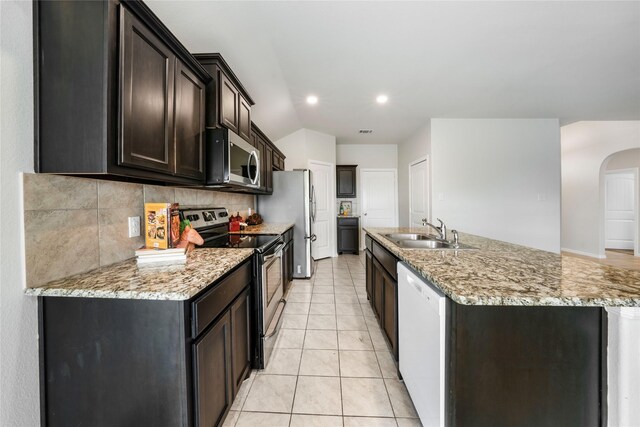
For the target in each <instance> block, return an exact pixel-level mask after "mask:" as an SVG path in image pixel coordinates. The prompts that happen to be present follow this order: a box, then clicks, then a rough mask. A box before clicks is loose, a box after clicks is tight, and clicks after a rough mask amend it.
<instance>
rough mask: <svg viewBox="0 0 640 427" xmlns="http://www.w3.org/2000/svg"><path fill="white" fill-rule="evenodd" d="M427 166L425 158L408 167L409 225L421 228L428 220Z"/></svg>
mask: <svg viewBox="0 0 640 427" xmlns="http://www.w3.org/2000/svg"><path fill="white" fill-rule="evenodd" d="M429 200H430V197H429V164H428V160H427V158H426V157H424V158H422V159H419V160H416V161H415V162H413V163H411V164H410V165H409V225H410V226H411V227H421V226H422V219H423V218H427V219H429Z"/></svg>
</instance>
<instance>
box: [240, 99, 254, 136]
mask: <svg viewBox="0 0 640 427" xmlns="http://www.w3.org/2000/svg"><path fill="white" fill-rule="evenodd" d="M238 97H239V98H240V101H239V103H238V107H239V109H238V135H240V136H241V137H242V138H244V139H246V140H247V141H249V142H251V105H250V104H249V102H248V101H247V100H246V99H244V97H243V96H242V95H238Z"/></svg>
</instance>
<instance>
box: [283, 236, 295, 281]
mask: <svg viewBox="0 0 640 427" xmlns="http://www.w3.org/2000/svg"><path fill="white" fill-rule="evenodd" d="M282 265H283V276H282V277H284V281H285V285H288V284H289V283H290V282H291V281H292V280H293V241H290V242H289V243H287V245H286V246H285V247H284V250H283V253H282Z"/></svg>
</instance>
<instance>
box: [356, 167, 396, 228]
mask: <svg viewBox="0 0 640 427" xmlns="http://www.w3.org/2000/svg"><path fill="white" fill-rule="evenodd" d="M397 175H398V173H397V170H396V169H362V170H361V171H360V183H361V186H362V226H363V227H397V226H398V194H397V193H398V177H397Z"/></svg>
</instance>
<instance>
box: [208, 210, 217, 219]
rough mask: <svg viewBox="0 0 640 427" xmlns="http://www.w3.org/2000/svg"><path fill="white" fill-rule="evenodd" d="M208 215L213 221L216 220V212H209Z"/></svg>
mask: <svg viewBox="0 0 640 427" xmlns="http://www.w3.org/2000/svg"><path fill="white" fill-rule="evenodd" d="M208 213H209V215H211V217H212V218H213V219H216V212H215V211H209V212H208Z"/></svg>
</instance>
